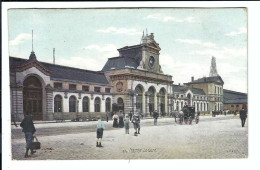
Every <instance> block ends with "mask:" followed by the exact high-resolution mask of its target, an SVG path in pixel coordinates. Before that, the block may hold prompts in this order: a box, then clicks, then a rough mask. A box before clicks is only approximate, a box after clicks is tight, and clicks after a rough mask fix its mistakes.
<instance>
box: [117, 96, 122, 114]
mask: <svg viewBox="0 0 260 170" xmlns="http://www.w3.org/2000/svg"><path fill="white" fill-rule="evenodd" d="M117 109H118V111H120V110H123V111H124V100H123V99H122V98H121V97H119V98H118V99H117Z"/></svg>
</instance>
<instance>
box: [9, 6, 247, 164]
mask: <svg viewBox="0 0 260 170" xmlns="http://www.w3.org/2000/svg"><path fill="white" fill-rule="evenodd" d="M7 15H8V39H9V56H8V58H9V70H10V74H9V83H10V89H9V90H10V104H11V106H10V108H11V110H10V113H6V114H10V118H11V159H12V160H136V159H142V160H143V159H145V160H150V159H234V158H240V159H241V158H244V159H247V158H248V126H249V124H248V119H247V116H248V107H247V106H248V102H247V101H248V100H247V89H248V87H247V32H248V31H247V8H103V9H102V8H92V9H90V8H81V9H76V8H74V9H72V8H71V9H69V8H64V9H60V8H57V9H33V8H30V9H29V8H28V9H26V8H25V9H19V8H10V9H9V10H8V12H7Z"/></svg>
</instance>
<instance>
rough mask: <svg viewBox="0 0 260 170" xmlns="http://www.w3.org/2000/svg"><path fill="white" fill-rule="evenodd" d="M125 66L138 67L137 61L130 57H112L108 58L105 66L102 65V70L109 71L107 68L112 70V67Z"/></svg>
mask: <svg viewBox="0 0 260 170" xmlns="http://www.w3.org/2000/svg"><path fill="white" fill-rule="evenodd" d="M126 67H133V68H135V69H136V68H137V67H138V63H137V62H136V60H135V59H134V58H131V57H125V56H124V57H113V58H109V59H108V60H107V62H106V64H105V66H104V67H103V69H102V71H109V70H113V69H116V70H118V69H124V68H126Z"/></svg>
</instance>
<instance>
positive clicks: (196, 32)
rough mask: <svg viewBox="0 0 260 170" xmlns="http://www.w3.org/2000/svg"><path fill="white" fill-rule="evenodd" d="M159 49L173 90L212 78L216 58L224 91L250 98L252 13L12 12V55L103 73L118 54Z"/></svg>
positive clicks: (143, 10)
mask: <svg viewBox="0 0 260 170" xmlns="http://www.w3.org/2000/svg"><path fill="white" fill-rule="evenodd" d="M146 29H147V31H148V34H150V33H154V37H155V41H156V42H157V43H159V46H160V48H161V51H160V65H161V67H162V70H163V72H164V74H169V75H172V79H173V81H174V84H179V83H181V84H183V83H186V82H189V81H191V77H192V76H194V79H198V78H201V77H204V76H209V72H210V64H211V58H212V56H214V57H216V63H217V71H218V74H219V75H220V76H221V77H222V79H223V81H224V89H228V90H234V91H239V92H245V93H247V11H246V10H244V9H243V8H139V9H9V11H8V37H9V55H10V56H13V57H19V58H25V59H28V58H29V55H30V53H31V51H32V30H33V50H34V52H35V54H36V56H37V59H38V60H39V61H42V62H49V63H52V62H53V48H55V63H56V64H59V65H66V66H71V67H77V68H82V69H87V70H94V71H100V70H101V69H102V68H103V66H104V65H105V63H106V61H107V59H108V58H111V57H116V56H118V51H117V49H119V48H121V47H124V46H131V45H137V44H140V40H141V37H142V33H143V31H145V32H146Z"/></svg>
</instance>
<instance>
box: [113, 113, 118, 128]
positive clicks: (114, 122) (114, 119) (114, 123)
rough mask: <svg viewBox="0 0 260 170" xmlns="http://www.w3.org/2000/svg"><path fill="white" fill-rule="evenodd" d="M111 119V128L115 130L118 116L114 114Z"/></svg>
mask: <svg viewBox="0 0 260 170" xmlns="http://www.w3.org/2000/svg"><path fill="white" fill-rule="evenodd" d="M112 119H113V127H114V128H117V127H118V115H117V114H114V115H113V117H112Z"/></svg>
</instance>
